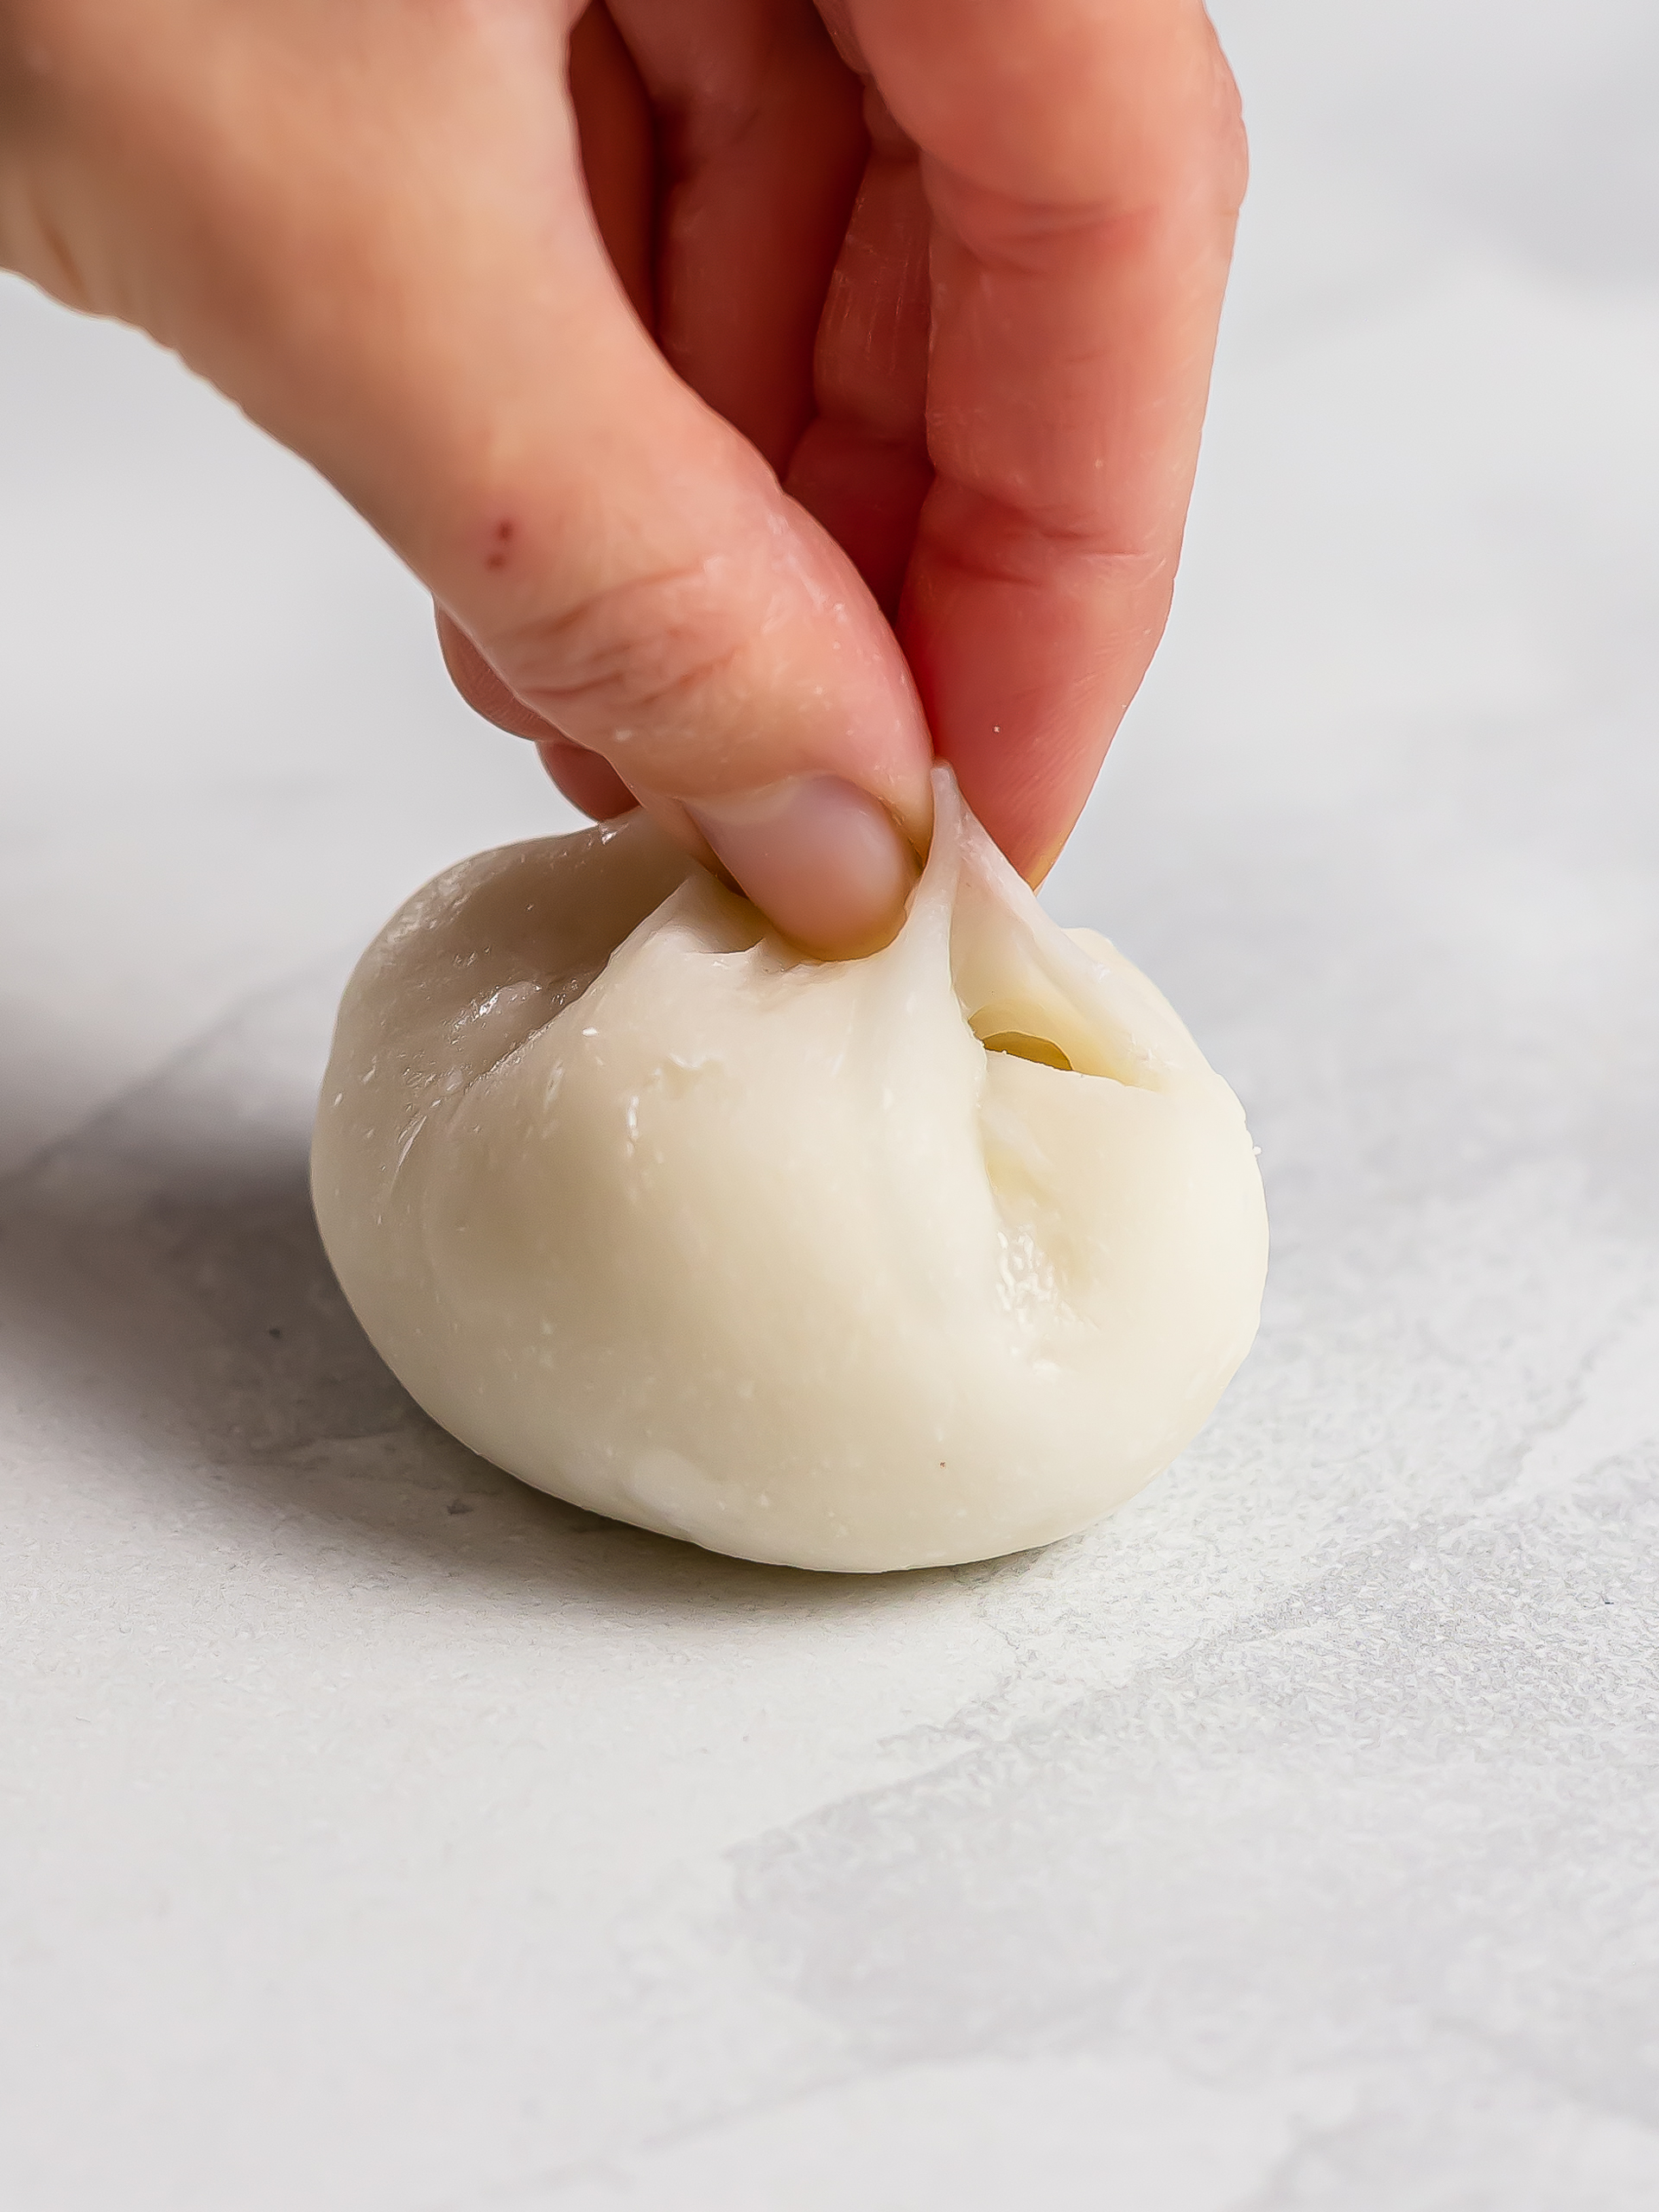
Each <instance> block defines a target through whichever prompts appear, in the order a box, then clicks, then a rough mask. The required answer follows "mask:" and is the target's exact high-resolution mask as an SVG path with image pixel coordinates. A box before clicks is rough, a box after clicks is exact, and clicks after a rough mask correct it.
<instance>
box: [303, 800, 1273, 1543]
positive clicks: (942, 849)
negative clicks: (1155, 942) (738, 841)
mask: <svg viewBox="0 0 1659 2212" xmlns="http://www.w3.org/2000/svg"><path fill="white" fill-rule="evenodd" d="M935 784H936V791H935V797H936V827H935V832H934V837H933V844H932V849H931V855H930V856H929V859H928V861H927V866H926V868H925V872H924V874H923V876H922V879H921V882H920V884H919V885H918V888H917V890H916V892H915V893H914V896H913V898H912V903H911V907H910V911H909V915H908V918H907V919H906V923H905V925H904V927H903V929H902V930H901V931H900V932H899V936H898V938H896V939H895V940H894V942H893V944H890V945H889V946H888V947H887V950H885V951H882V952H877V953H874V954H872V955H870V956H869V957H868V958H866V959H861V960H850V961H842V962H826V961H822V960H817V959H813V958H810V957H808V956H807V955H805V954H804V953H802V952H800V951H798V950H796V949H795V948H794V947H792V946H791V945H790V944H787V943H785V941H784V940H782V939H781V938H779V937H778V936H777V935H776V934H775V933H774V932H772V931H771V930H770V929H769V928H768V927H767V925H766V923H765V921H764V920H763V919H762V918H761V916H760V913H759V912H757V911H756V910H755V908H754V907H753V906H750V905H749V904H748V903H747V901H746V900H745V899H741V898H740V897H738V896H736V895H735V894H734V893H732V892H729V891H728V890H727V889H725V888H724V887H722V885H721V884H720V883H719V882H718V881H716V880H715V878H714V877H713V876H712V875H710V874H708V873H707V872H706V871H705V870H703V869H702V868H699V867H697V866H696V864H695V863H694V862H692V861H689V860H688V859H687V858H686V857H685V856H684V855H683V854H682V853H680V852H679V851H678V850H677V849H676V848H675V847H674V846H673V845H672V844H671V842H669V841H668V839H667V838H666V837H665V836H664V835H663V834H662V832H661V831H659V830H658V829H657V828H656V827H655V826H654V825H653V824H652V823H651V821H650V820H649V819H648V818H646V817H645V816H643V815H634V816H632V817H628V818H627V819H626V820H625V821H623V822H622V823H620V824H617V825H614V826H608V825H607V826H602V827H600V828H596V829H588V830H585V831H582V832H581V833H579V834H577V835H575V836H568V837H551V838H541V839H537V840H535V841H533V842H530V843H527V844H519V845H509V846H505V847H504V848H502V849H500V850H499V851H498V852H491V853H483V854H480V855H479V856H478V857H477V858H476V859H474V860H469V861H462V862H461V865H460V866H458V867H456V868H450V869H448V871H447V872H446V873H445V874H442V875H440V876H439V877H437V878H436V879H435V881H433V882H432V883H429V885H428V886H427V887H426V888H425V889H424V890H423V891H421V892H419V893H416V896H415V897H414V898H413V899H411V900H410V902H409V904H408V905H407V906H405V907H404V909H403V911H402V912H400V913H398V914H397V916H396V917H395V918H393V920H392V921H391V922H390V923H389V924H388V925H387V926H386V928H385V931H383V932H382V934H381V936H380V937H379V938H378V939H377V940H376V942H375V943H374V944H372V945H371V946H370V948H369V950H368V951H367V952H366V953H365V955H364V957H363V959H362V961H361V963H359V967H358V969H357V971H356V973H355V975H354V976H353V978H352V980H351V982H350V984H349V985H348V987H347V988H346V995H345V999H344V1001H343V1003H342V1005H341V1007H340V1021H339V1027H338V1030H337V1032H336V1035H335V1039H334V1054H333V1058H332V1059H331V1060H330V1062H329V1065H328V1072H327V1077H326V1079H325V1083H324V1087H323V1092H322V1101H321V1108H320V1110H319V1113H318V1117H317V1126H316V1135H315V1144H314V1147H313V1151H312V1186H313V1192H314V1195H315V1202H316V1210H317V1218H318V1220H319V1222H320V1224H321V1229H322V1235H323V1241H324V1243H326V1245H327V1250H328V1256H329V1258H330V1259H331V1261H332V1262H333V1263H334V1269H335V1272H336V1273H337V1274H338V1275H339V1277H340V1283H341V1285H342V1286H343V1287H344V1289H345V1292H346V1297H347V1298H348V1299H349V1300H351V1303H352V1306H353V1308H354V1310H355V1312H356V1313H357V1315H358V1318H359V1320H360V1321H361V1322H362V1324H363V1326H364V1327H365V1330H366V1331H367V1332H368V1334H369V1336H370V1338H372V1341H373V1343H374V1344H375V1346H376V1347H377V1349H378V1351H379V1352H380V1353H381V1355H382V1357H384V1358H385V1360H386V1361H387V1363H388V1364H389V1365H390V1366H391V1369H392V1370H393V1371H394V1372H395V1373H396V1374H397V1376H398V1378H399V1379H400V1380H401V1381H402V1383H404V1386H405V1387H406V1388H407V1389H409V1390H410V1392H411V1393H412V1395H414V1396H415V1397H416V1399H418V1400H419V1402H420V1403H421V1404H422V1405H423V1407H424V1408H426V1410H427V1411H428V1412H429V1414H431V1415H432V1416H433V1418H434V1419H435V1421H441V1422H442V1425H443V1426H444V1427H446V1428H447V1429H448V1430H450V1431H451V1432H452V1433H454V1435H456V1436H457V1437H459V1438H460V1439H461V1441H462V1442H463V1443H464V1444H467V1445H469V1446H471V1447H472V1449H473V1450H474V1451H475V1452H481V1453H482V1454H483V1455H484V1457H485V1458H486V1459H492V1460H493V1461H494V1462H495V1464H496V1465H498V1466H500V1467H505V1469H506V1470H507V1471H509V1472H510V1473H512V1474H514V1475H518V1476H519V1477H521V1478H523V1479H524V1481H526V1482H529V1483H534V1484H537V1486H538V1487H539V1488H541V1489H543V1490H547V1491H553V1492H554V1493H555V1494H556V1496H558V1497H564V1498H569V1499H570V1500H571V1501H572V1502H574V1503H576V1504H578V1505H583V1506H587V1507H589V1508H591V1509H592V1510H594V1512H597V1513H605V1514H610V1515H613V1516H615V1517H616V1518H617V1519H619V1520H623V1521H631V1522H636V1523H637V1524H638V1525H639V1527H641V1528H645V1529H658V1530H659V1531H661V1532H662V1533H663V1534H664V1535H674V1536H683V1537H687V1538H689V1539H690V1541H692V1542H694V1543H698V1544H704V1545H707V1546H708V1547H709V1548H710V1549H711V1550H714V1551H720V1552H729V1553H733V1554H736V1555H737V1556H738V1557H740V1558H744V1559H753V1560H773V1561H777V1562H779V1563H783V1564H786V1565H790V1566H794V1567H819V1568H827V1569H833V1570H837V1571H840V1572H842V1573H879V1572H881V1571H883V1570H886V1569H889V1568H896V1567H933V1566H939V1565H944V1564H947V1563H950V1562H954V1561H959V1560H977V1559H987V1558H991V1557H994V1556H995V1555H997V1554H1001V1553H1005V1552H1012V1551H1017V1550H1020V1549H1022V1548H1025V1547H1026V1546H1027V1545H1033V1544H1042V1543H1046V1542H1047V1541H1050V1540H1051V1539H1052V1538H1053V1537H1056V1536H1063V1535H1067V1534H1068V1533H1070V1532H1071V1530H1073V1529H1079V1528H1082V1527H1083V1526H1084V1524H1085V1523H1086V1522H1090V1521H1092V1520H1093V1519H1095V1518H1096V1516H1097V1515H1099V1514H1102V1513H1104V1512H1107V1511H1108V1510H1110V1508H1112V1507H1113V1506H1115V1505H1116V1504H1118V1503H1120V1502H1121V1501H1122V1499H1124V1498H1126V1497H1128V1496H1130V1494H1131V1493H1132V1492H1133V1491H1137V1490H1139V1489H1140V1488H1141V1484H1143V1483H1145V1482H1147V1481H1148V1480H1149V1479H1150V1478H1151V1477H1152V1476H1154V1475H1155V1474H1156V1473H1158V1472H1159V1471H1160V1469H1161V1468H1163V1467H1165V1466H1166V1465H1168V1464H1169V1462H1170V1460H1171V1459H1173V1458H1174V1456H1175V1454H1176V1453H1177V1452H1179V1451H1180V1450H1181V1448H1182V1447H1183V1446H1185V1444H1186V1443H1187V1442H1188V1440H1190V1439H1191V1438H1192V1436H1193V1435H1194V1434H1195V1433H1196V1432H1197V1431H1198V1428H1199V1427H1201V1425H1202V1424H1203V1422H1204V1421H1205V1419H1206V1418H1207V1416H1208V1414H1209V1413H1210V1411H1211V1408H1212V1407H1213V1406H1214V1405H1215V1402H1216V1401H1217V1398H1218V1397H1219V1396H1220V1395H1221V1393H1222V1391H1223V1389H1224V1388H1225V1387H1226V1384H1227V1383H1228V1381H1229V1379H1230V1376H1232V1374H1233V1372H1234V1370H1236V1367H1237V1366H1238V1364H1239V1363H1240V1361H1241V1360H1242V1359H1243V1357H1244V1355H1245V1353H1246V1351H1248V1350H1249V1345H1250V1341H1251V1339H1252V1338H1253V1337H1254V1335H1255V1327H1256V1322H1257V1318H1258V1315H1259V1312H1260V1307H1261V1300H1262V1280H1263V1276H1264V1274H1265V1271H1266V1265H1267V1244H1268V1236H1267V1216H1266V1212H1265V1210H1264V1207H1263V1204H1262V1182H1261V1177H1260V1175H1259V1173H1257V1169H1256V1164H1255V1153H1254V1149H1253V1147H1252V1146H1251V1143H1250V1140H1249V1134H1248V1132H1247V1130H1246V1128H1245V1126H1244V1116H1243V1111H1242V1110H1241V1109H1240V1107H1239V1104H1238V1101H1237V1100H1236V1098H1235V1097H1234V1096H1233V1094H1232V1092H1231V1091H1230V1090H1229V1089H1228V1087H1227V1085H1226V1084H1224V1082H1223V1081H1222V1080H1221V1078H1220V1077H1219V1076H1217V1075H1216V1074H1214V1073H1213V1072H1212V1071H1211V1069H1210V1068H1209V1066H1208V1065H1206V1064H1205V1060H1204V1058H1203V1056H1202V1055H1201V1054H1200V1052H1198V1047H1197V1046H1195V1045H1194V1044H1193V1042H1192V1039H1191V1038H1190V1037H1189V1036H1188V1034H1187V1033H1186V1031H1185V1029H1184V1028H1183V1027H1182V1026H1181V1024H1180V1022H1179V1020H1177V1018H1176V1016H1175V1014H1174V1013H1173V1011H1172V1010H1171V1008H1170V1007H1169V1006H1168V1005H1167V1004H1166V1001H1164V1000H1163V999H1162V998H1161V997H1160V995H1159V994H1158V993H1157V992H1156V991H1155V990H1154V988H1153V987H1152V986H1151V984H1150V983H1148V982H1147V981H1146V979H1145V977H1144V976H1141V975H1140V974H1139V973H1138V972H1137V971H1136V969H1134V968H1133V967H1131V966H1130V964H1129V963H1128V961H1127V960H1125V959H1124V958H1123V957H1122V955H1121V954H1119V953H1117V952H1116V951H1115V950H1113V948H1112V947H1111V945H1110V944H1108V943H1107V942H1106V940H1105V939H1104V938H1100V937H1096V936H1095V935H1094V934H1092V933H1091V932H1090V931H1082V930H1079V931H1073V932H1071V933H1070V934H1068V933H1067V932H1065V931H1062V930H1060V929H1059V928H1058V927H1057V926H1056V925H1054V923H1052V921H1050V919H1049V918H1048V917H1047V916H1046V914H1045V913H1044V912H1043V911H1042V909H1041V907H1040V906H1039V905H1038V903H1037V900H1036V899H1035V898H1034V897H1033V894H1032V893H1031V891H1030V890H1029V889H1028V888H1027V886H1026V885H1025V884H1024V883H1023V882H1022V881H1021V880H1020V878H1019V877H1018V876H1017V875H1016V874H1014V870H1013V869H1012V868H1010V867H1009V866H1008V864H1007V861H1005V860H1004V859H1003V858H1002V856H1001V854H1000V853H999V852H998V851H997V849H996V848H995V846H994V845H993V844H992V843H991V842H990V840H989V838H988V836H986V834H985V833H984V831H983V830H982V829H981V828H980V827H979V825H978V823H976V821H975V820H974V819H973V817H972V816H971V815H970V814H969V812H968V810H967V809H966V807H965V806H964V805H963V801H962V799H961V798H960V797H959V795H958V793H957V788H956V785H955V782H954V779H952V778H951V776H950V772H949V771H948V770H941V771H939V772H938V775H937V776H936V779H935Z"/></svg>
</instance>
